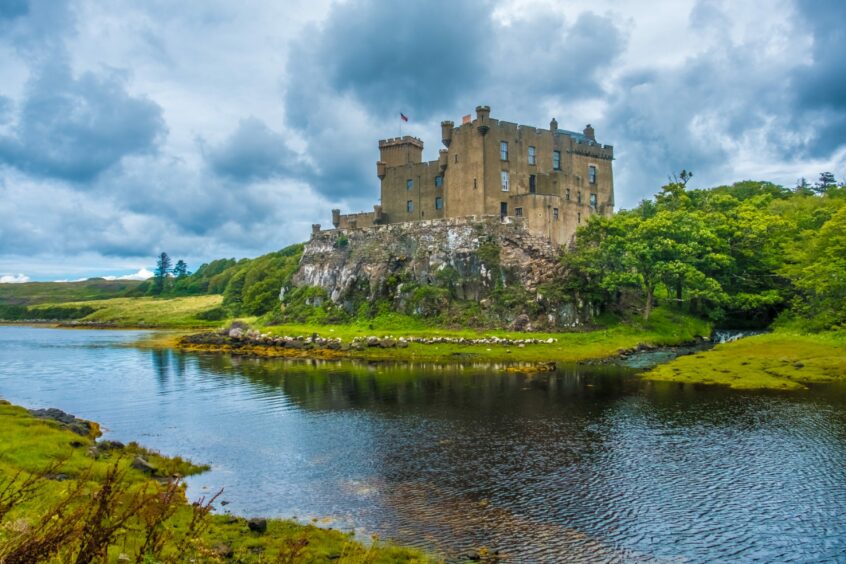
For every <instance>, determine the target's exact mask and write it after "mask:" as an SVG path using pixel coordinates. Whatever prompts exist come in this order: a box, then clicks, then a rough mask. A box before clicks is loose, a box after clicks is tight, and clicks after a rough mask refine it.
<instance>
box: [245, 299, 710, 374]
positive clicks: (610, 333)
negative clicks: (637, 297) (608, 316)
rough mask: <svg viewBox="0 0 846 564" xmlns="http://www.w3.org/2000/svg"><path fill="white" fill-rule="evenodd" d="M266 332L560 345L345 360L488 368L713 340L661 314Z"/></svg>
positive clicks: (419, 347) (684, 320)
mask: <svg viewBox="0 0 846 564" xmlns="http://www.w3.org/2000/svg"><path fill="white" fill-rule="evenodd" d="M262 331H265V332H268V333H271V334H272V335H277V336H284V335H287V336H297V335H306V336H307V335H312V334H313V333H317V334H318V335H319V336H321V337H335V338H341V339H342V340H344V341H351V340H352V339H354V338H355V337H367V336H370V335H375V336H379V337H383V336H393V337H396V338H399V337H439V336H441V337H458V338H460V337H464V338H480V337H485V336H497V337H502V338H511V339H525V338H537V339H548V338H553V339H557V341H556V342H555V343H552V344H545V343H544V344H529V345H525V346H524V347H519V346H504V345H458V344H437V345H424V344H417V343H411V344H409V346H408V348H391V349H382V348H376V347H374V348H367V349H365V350H363V351H349V352H345V353H344V354H343V356H344V357H348V358H357V359H364V360H397V361H425V362H451V361H456V360H459V361H490V362H507V361H520V362H536V361H540V362H547V361H560V362H578V361H582V360H589V359H600V358H607V357H610V356H614V355H615V354H617V353H618V352H619V351H621V350H623V349H628V348H632V347H635V346H637V345H638V344H641V343H643V344H650V345H677V344H681V343H684V342H688V341H691V340H692V339H694V338H695V337H697V336H707V335H709V334H710V331H711V328H710V325H709V324H708V323H707V322H705V321H702V320H700V319H697V318H694V317H691V316H688V315H684V314H681V313H678V312H674V311H672V310H669V309H665V308H658V309H656V310H655V312H654V313H653V315H652V317H651V318H650V320H649V321H648V322H645V323H644V322H642V321H640V320H636V321H633V322H629V323H619V322H618V323H615V324H613V325H611V326H609V327H607V328H601V329H594V330H586V331H574V332H567V333H561V332H558V333H519V332H515V331H507V330H476V329H443V328H438V327H432V326H430V325H426V324H424V323H423V322H421V321H418V320H416V319H414V318H408V317H407V316H401V315H397V316H389V317H387V318H383V319H379V320H377V321H376V323H373V324H371V323H359V324H354V325H322V326H315V325H275V326H271V327H265V328H262Z"/></svg>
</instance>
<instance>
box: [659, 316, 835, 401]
mask: <svg viewBox="0 0 846 564" xmlns="http://www.w3.org/2000/svg"><path fill="white" fill-rule="evenodd" d="M643 377H644V378H646V379H649V380H656V381H664V382H683V383H689V384H720V385H726V386H729V387H731V388H735V389H765V388H766V389H776V390H797V389H804V388H806V387H807V386H806V385H807V384H813V383H823V382H831V381H835V380H843V379H846V333H843V332H837V333H822V334H804V333H798V332H792V331H785V330H777V331H775V332H774V333H769V334H765V335H758V336H755V337H747V338H745V339H741V340H739V341H735V342H732V343H725V344H721V345H717V346H716V347H714V348H713V349H711V350H710V351H707V352H702V353H699V354H696V355H691V356H683V357H679V358H677V359H675V360H673V361H671V362H669V363H667V364H663V365H661V366H658V367H656V368H655V369H653V370H651V371H650V372H647V373H646V374H644V376H643Z"/></svg>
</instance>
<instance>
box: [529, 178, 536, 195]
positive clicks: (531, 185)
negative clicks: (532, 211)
mask: <svg viewBox="0 0 846 564" xmlns="http://www.w3.org/2000/svg"><path fill="white" fill-rule="evenodd" d="M537 190H538V186H537V178H535V175H534V174H530V175H529V193H530V194H534V193H535V192H537Z"/></svg>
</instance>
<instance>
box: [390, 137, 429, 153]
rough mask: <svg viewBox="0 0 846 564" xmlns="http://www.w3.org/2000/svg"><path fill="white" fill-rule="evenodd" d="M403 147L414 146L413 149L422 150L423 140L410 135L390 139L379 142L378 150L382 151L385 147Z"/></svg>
mask: <svg viewBox="0 0 846 564" xmlns="http://www.w3.org/2000/svg"><path fill="white" fill-rule="evenodd" d="M403 145H414V146H415V147H419V148H420V149H421V150H422V149H423V140H422V139H418V138H417V137H412V136H411V135H403V136H402V137H391V138H389V139H380V140H379V148H380V149H383V148H385V147H400V146H403Z"/></svg>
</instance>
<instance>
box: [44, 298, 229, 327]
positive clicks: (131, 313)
mask: <svg viewBox="0 0 846 564" xmlns="http://www.w3.org/2000/svg"><path fill="white" fill-rule="evenodd" d="M222 302H223V296H220V295H210V296H187V297H182V298H148V297H144V298H112V299H108V300H93V301H86V302H68V303H64V304H61V305H62V307H66V308H81V307H86V306H88V307H91V308H94V310H95V311H94V313H91V314H90V315H87V316H85V317H83V318H81V319H78V320H77V321H83V322H94V323H107V324H113V325H117V326H121V327H162V328H179V327H214V326H217V325H219V324H220V323H221V322H220V321H204V320H202V319H198V318H197V317H196V316H197V315H198V314H200V313H202V312H204V311H208V310H210V309H212V308H215V307H218V306H220V304H221V303H222ZM56 305H57V304H42V305H38V306H33V307H32V308H31V311H32V312H34V313H35V314H36V315H37V312H38V310H39V309H41V308H47V307H56Z"/></svg>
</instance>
